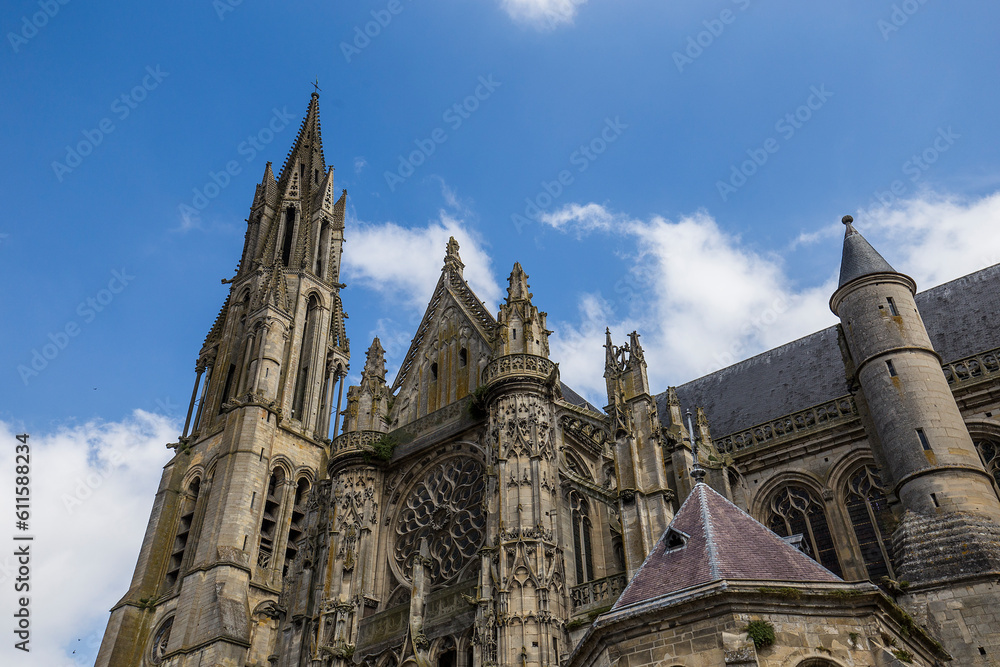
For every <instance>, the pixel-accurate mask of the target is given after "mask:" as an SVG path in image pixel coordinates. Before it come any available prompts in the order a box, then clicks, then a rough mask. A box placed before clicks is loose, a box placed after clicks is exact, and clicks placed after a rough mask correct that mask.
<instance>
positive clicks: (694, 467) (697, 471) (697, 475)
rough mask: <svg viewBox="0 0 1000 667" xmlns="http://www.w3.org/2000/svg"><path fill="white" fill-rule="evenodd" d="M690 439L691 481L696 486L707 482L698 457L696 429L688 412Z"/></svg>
mask: <svg viewBox="0 0 1000 667" xmlns="http://www.w3.org/2000/svg"><path fill="white" fill-rule="evenodd" d="M687 427H688V438H689V439H690V442H691V479H693V480H694V483H695V484H701V483H702V482H704V481H705V469H704V468H702V467H701V460H700V459H699V456H698V440H697V439H695V437H694V427H693V425H692V424H691V411H690V410H688V411H687Z"/></svg>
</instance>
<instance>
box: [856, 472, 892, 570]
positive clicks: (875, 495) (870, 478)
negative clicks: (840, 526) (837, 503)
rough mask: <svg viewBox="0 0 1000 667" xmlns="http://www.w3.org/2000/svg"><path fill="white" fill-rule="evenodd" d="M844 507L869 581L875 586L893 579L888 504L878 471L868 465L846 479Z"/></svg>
mask: <svg viewBox="0 0 1000 667" xmlns="http://www.w3.org/2000/svg"><path fill="white" fill-rule="evenodd" d="M846 487H847V488H846V490H845V494H844V505H845V506H846V508H847V515H848V517H849V518H850V520H851V526H852V527H853V528H854V536H855V537H856V538H857V540H858V546H859V547H860V548H861V557H862V559H863V560H864V562H865V568H866V569H867V570H868V578H869V579H871V580H872V581H874V582H876V583H878V582H879V581H881V579H882V577H892V576H893V573H892V542H891V540H890V536H891V533H892V531H890V530H889V528H888V525H889V523H888V522H889V519H890V517H891V516H892V515H891V512H890V511H889V502H888V501H887V500H886V497H885V488H884V487H883V486H882V478H881V477H880V476H879V474H878V470H877V469H876V468H875V467H874V466H871V465H866V466H862V467H861V468H858V469H857V470H856V471H855V472H854V474H852V475H851V476H850V477H849V478H848V479H847V485H846Z"/></svg>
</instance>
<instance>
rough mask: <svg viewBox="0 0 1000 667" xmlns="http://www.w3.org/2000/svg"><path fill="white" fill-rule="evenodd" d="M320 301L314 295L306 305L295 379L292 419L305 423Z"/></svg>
mask: <svg viewBox="0 0 1000 667" xmlns="http://www.w3.org/2000/svg"><path fill="white" fill-rule="evenodd" d="M318 308H319V299H317V298H316V295H315V294H313V295H312V296H310V297H309V303H308V304H307V305H306V317H305V322H304V323H303V324H302V348H301V350H300V352H299V372H298V375H297V376H296V378H295V394H294V398H293V400H292V418H293V419H298V420H299V421H301V422H305V417H306V415H305V402H306V389H307V388H308V386H309V366H310V364H311V362H312V357H313V350H314V348H315V347H316V332H317V329H318V325H319V320H320V317H319V315H320V313H319V312H318Z"/></svg>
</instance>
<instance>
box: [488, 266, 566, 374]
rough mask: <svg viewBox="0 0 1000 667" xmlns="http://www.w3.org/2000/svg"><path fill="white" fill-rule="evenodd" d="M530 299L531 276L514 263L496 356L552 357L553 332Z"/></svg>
mask: <svg viewBox="0 0 1000 667" xmlns="http://www.w3.org/2000/svg"><path fill="white" fill-rule="evenodd" d="M531 296H532V295H531V292H529V291H528V274H526V273H525V272H524V269H522V268H521V264H520V263H518V262H515V263H514V268H513V270H511V272H510V278H508V285H507V299H506V300H505V301H504V303H502V304H500V313H499V314H498V315H497V324H498V325H499V326H498V327H497V334H498V341H497V349H496V354H497V356H504V355H506V354H518V353H524V354H533V355H536V356H540V357H548V356H549V334H551V333H552V332H551V331H549V330H548V329H546V328H545V318H546V313H542V312H539V310H538V308H536V307H535V306H534V304H532V303H531Z"/></svg>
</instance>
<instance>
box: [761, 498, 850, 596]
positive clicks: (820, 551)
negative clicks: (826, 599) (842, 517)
mask: <svg viewBox="0 0 1000 667" xmlns="http://www.w3.org/2000/svg"><path fill="white" fill-rule="evenodd" d="M767 526H768V528H770V529H771V530H773V531H774V532H775V533H777V534H778V535H781V536H782V537H790V536H792V535H802V537H803V539H804V540H805V541H806V544H807V546H808V547H809V550H810V552H811V553H810V554H809V555H810V556H812V557H813V558H814V559H815V560H817V561H819V562H820V563H821V564H822V565H823V567H825V568H826V569H828V570H830V571H831V572H833V573H834V574H836V575H837V576H838V577H839V576H840V575H841V570H840V561H839V560H838V559H837V550H836V547H834V544H833V536H832V535H831V534H830V526H829V523H828V522H827V520H826V511H825V510H824V509H823V504H822V503H821V502H820V501H818V500H816V498H815V497H814V496H813V495H812V493H810V492H809V490H808V489H806V488H804V487H801V486H786V487H784V488H782V489H781V490H780V491H778V492H777V493H775V494H774V496H773V497H772V498H771V503H770V507H769V516H768V520H767Z"/></svg>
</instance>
